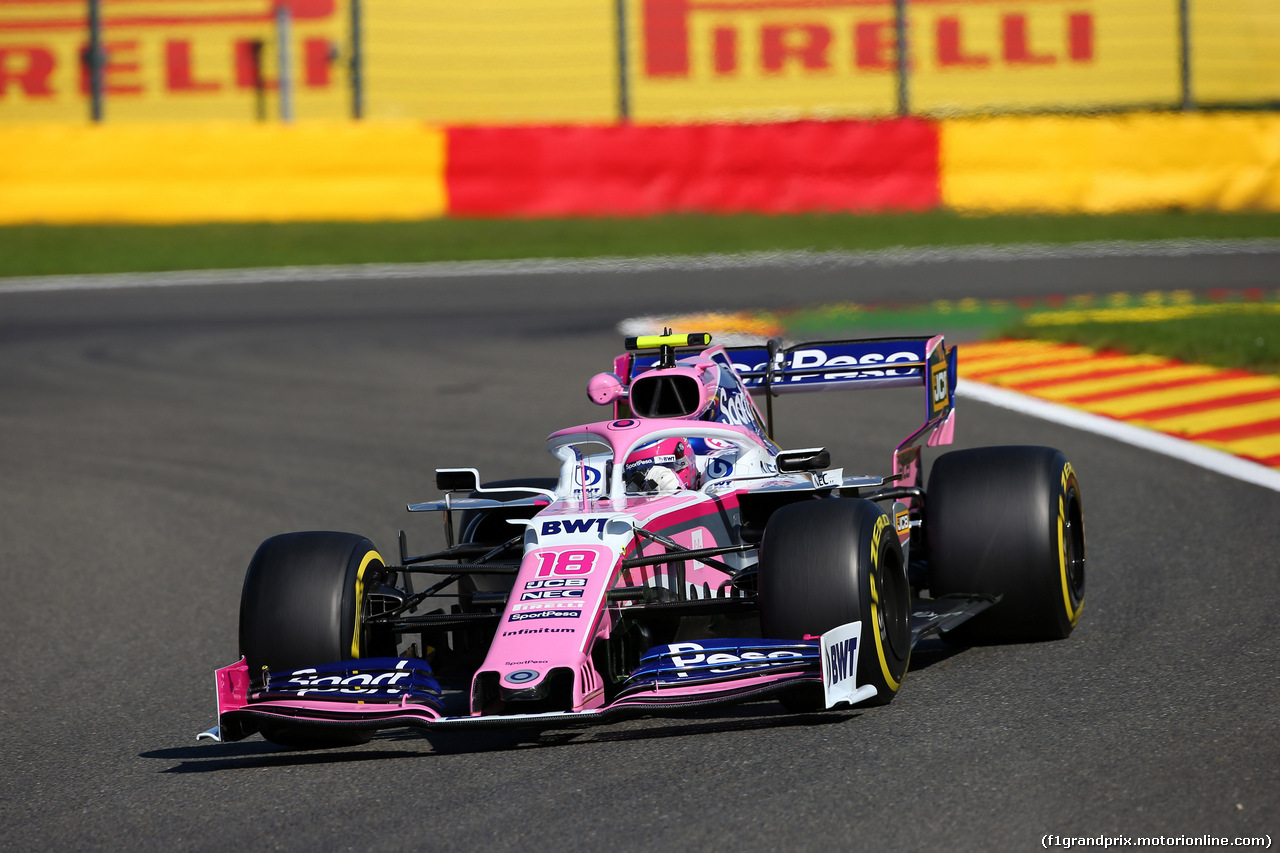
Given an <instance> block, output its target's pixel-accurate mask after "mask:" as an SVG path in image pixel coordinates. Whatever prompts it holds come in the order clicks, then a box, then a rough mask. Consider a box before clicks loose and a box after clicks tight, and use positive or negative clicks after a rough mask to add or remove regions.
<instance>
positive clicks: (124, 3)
mask: <svg viewBox="0 0 1280 853" xmlns="http://www.w3.org/2000/svg"><path fill="white" fill-rule="evenodd" d="M277 5H278V4H277V2H276V0H103V2H102V7H101V8H102V23H103V44H104V46H105V48H106V51H107V62H106V66H105V72H104V85H105V118H106V120H107V121H111V122H115V121H145V122H157V121H191V120H194V119H230V120H237V119H238V120H253V119H256V118H258V117H259V115H260V114H261V115H262V116H263V117H274V116H276V115H277V113H278V102H277V99H276V91H277V85H276V83H277V79H278V70H277V69H278V58H277V54H276V44H277V39H276V27H275V18H274V16H275V10H276V7H277ZM287 5H288V6H289V9H290V12H291V21H292V35H293V38H292V40H291V44H292V51H291V54H292V55H291V58H292V60H293V61H292V63H291V67H292V69H293V71H292V77H293V80H294V92H295V95H294V110H295V114H296V115H297V117H298V118H338V117H342V116H346V115H348V114H349V108H348V106H347V105H348V103H349V94H348V86H347V75H346V73H345V70H344V68H343V66H342V64H341V60H342V58H343V57H344V55H345V50H346V33H347V19H346V16H347V14H348V13H347V10H346V0H287ZM87 8H88V3H87V2H86V0H0V122H2V123H7V122H31V121H57V122H66V121H71V122H77V121H85V120H87V119H88V116H89V99H90V97H89V75H88V72H87V70H86V66H85V64H84V62H83V61H82V56H83V55H84V53H85V51H86V49H87V47H88V29H87V23H86V16H87Z"/></svg>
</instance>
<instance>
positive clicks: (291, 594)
mask: <svg viewBox="0 0 1280 853" xmlns="http://www.w3.org/2000/svg"><path fill="white" fill-rule="evenodd" d="M383 565H384V563H383V560H382V557H381V556H380V555H379V554H378V552H377V551H376V550H375V549H374V547H373V543H371V542H370V541H369V540H368V539H365V538H364V537H363V536H357V535H355V534H353V533H330V532H308V533H285V534H282V535H280V536H273V537H271V538H270V539H268V540H267V541H265V542H263V543H262V545H260V546H259V547H258V551H257V553H256V554H254V555H253V559H252V560H251V561H250V562H249V569H248V571H247V572H246V573H245V578H244V588H243V590H242V592H241V594H240V653H241V654H242V655H243V656H244V657H245V659H246V662H247V663H248V665H249V678H250V683H251V685H253V686H252V687H251V692H252V691H253V690H254V689H256V688H257V685H258V684H259V683H260V679H261V677H262V670H263V669H266V670H268V671H269V672H287V671H289V670H292V669H298V668H300V667H304V666H314V665H316V664H325V663H336V662H338V661H344V660H352V659H357V658H362V657H380V656H383V655H391V656H394V655H395V636H394V634H392V633H391V632H390V631H380V632H374V631H371V630H369V629H367V628H365V627H364V626H363V625H362V615H363V608H364V587H365V583H366V581H367V580H369V579H371V578H372V577H373V575H374V573H376V572H380V571H381V570H382V567H383ZM260 731H261V732H262V735H263V737H265V738H266V739H267V740H270V741H272V742H274V743H278V744H281V745H283V746H292V747H317V746H340V745H349V744H353V743H365V742H367V741H368V740H369V739H370V738H371V737H372V733H371V732H364V731H355V732H348V731H340V732H328V733H325V732H323V731H322V730H321V731H318V730H315V729H311V728H308V727H306V726H294V725H289V724H287V723H286V724H278V723H268V724H263V725H261V726H260Z"/></svg>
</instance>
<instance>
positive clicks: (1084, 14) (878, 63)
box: [631, 0, 1180, 120]
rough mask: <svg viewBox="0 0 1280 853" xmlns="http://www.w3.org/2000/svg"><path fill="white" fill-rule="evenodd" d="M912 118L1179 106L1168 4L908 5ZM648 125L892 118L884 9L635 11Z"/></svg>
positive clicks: (891, 64)
mask: <svg viewBox="0 0 1280 853" xmlns="http://www.w3.org/2000/svg"><path fill="white" fill-rule="evenodd" d="M908 9H909V11H908V16H907V33H908V35H907V43H908V46H909V47H908V51H909V60H910V65H909V77H910V79H909V82H908V86H907V92H908V100H909V104H910V107H911V109H912V111H913V112H916V113H952V112H976V111H982V110H1023V109H1055V108H1078V107H1113V106H1128V105H1150V104H1170V103H1175V102H1177V100H1178V99H1179V98H1180V82H1179V81H1180V78H1179V53H1178V41H1177V32H1178V27H1177V17H1176V14H1177V4H1176V3H1171V2H1169V0H911V2H910V3H909V4H908ZM633 10H634V11H633V15H632V22H631V23H632V26H631V31H632V33H633V37H632V47H633V52H634V53H635V55H636V60H635V63H634V64H633V66H632V67H633V76H632V81H633V83H632V88H633V91H634V104H635V115H636V117H637V118H640V119H644V120H690V119H697V120H706V119H713V118H724V119H739V120H741V119H760V118H773V117H786V116H791V117H800V116H805V117H825V116H857V115H865V114H879V115H883V114H887V113H891V112H892V111H893V109H894V108H895V106H896V104H897V96H896V92H897V88H896V87H897V65H898V49H897V36H896V27H895V8H894V3H893V2H892V0H821V2H817V0H639V2H637V3H635V4H634V5H633Z"/></svg>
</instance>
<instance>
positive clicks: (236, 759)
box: [139, 703, 861, 774]
mask: <svg viewBox="0 0 1280 853" xmlns="http://www.w3.org/2000/svg"><path fill="white" fill-rule="evenodd" d="M859 716H861V711H860V710H844V711H822V712H815V713H800V714H796V713H786V712H782V711H780V710H779V711H775V710H773V709H772V708H769V707H768V706H767V705H765V704H764V703H761V704H757V705H753V706H740V707H739V708H737V709H734V711H733V712H727V711H726V712H721V713H720V714H718V715H717V716H716V717H714V718H708V717H693V716H691V715H690V716H665V715H664V716H662V717H648V718H639V719H643V720H645V721H646V722H647V723H648V724H649V725H647V726H646V727H645V728H641V729H625V728H623V729H619V728H617V727H616V726H609V725H595V726H583V727H578V728H555V729H530V728H511V729H492V730H477V731H469V732H434V731H422V730H419V729H402V730H395V731H388V732H382V733H379V734H378V735H376V736H375V737H374V739H373V740H372V741H370V745H371V746H363V747H349V746H347V747H334V748H331V749H312V750H299V749H290V748H288V747H282V746H277V745H276V744H273V743H270V742H269V741H265V740H261V739H258V738H252V739H249V740H244V741H238V742H235V743H221V744H198V745H192V746H181V747H170V748H166V749H156V750H150V751H148V752H143V753H140V754H139V757H140V758H148V759H153V760H158V761H176V762H178V763H177V764H176V765H173V766H171V767H166V768H165V769H163V770H161V771H160V772H161V773H180V774H181V773H217V772H221V771H226V770H255V769H261V768H266V767H303V766H311V765H317V764H344V763H350V762H358V761H388V760H397V759H405V758H426V757H430V756H448V755H474V754H480V753H493V752H507V751H512V750H526V749H546V748H551V747H556V748H565V747H569V746H583V745H590V744H601V743H620V742H633V741H645V740H665V739H669V738H680V737H699V736H704V735H710V734H718V733H727V732H744V731H758V730H762V729H778V728H789V727H805V728H808V727H814V726H830V725H839V724H841V723H845V722H848V721H849V720H852V719H854V718H856V717H859ZM399 746H403V747H405V748H400V749H396V748H392V747H399ZM411 746H412V747H414V748H409V747H411ZM423 746H429V747H430V748H429V749H427V750H424V749H422V748H421V747H423ZM371 747H377V748H371Z"/></svg>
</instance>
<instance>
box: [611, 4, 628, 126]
mask: <svg viewBox="0 0 1280 853" xmlns="http://www.w3.org/2000/svg"><path fill="white" fill-rule="evenodd" d="M613 6H614V13H615V14H616V15H617V16H618V34H617V35H618V122H619V124H626V123H627V122H628V121H630V120H631V92H630V87H629V86H628V80H627V0H614V4H613Z"/></svg>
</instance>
